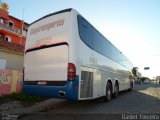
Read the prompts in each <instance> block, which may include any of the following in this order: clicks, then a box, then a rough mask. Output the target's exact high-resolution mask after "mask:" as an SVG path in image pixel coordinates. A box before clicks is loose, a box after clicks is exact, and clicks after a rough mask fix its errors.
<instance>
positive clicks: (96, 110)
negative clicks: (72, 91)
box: [19, 84, 160, 120]
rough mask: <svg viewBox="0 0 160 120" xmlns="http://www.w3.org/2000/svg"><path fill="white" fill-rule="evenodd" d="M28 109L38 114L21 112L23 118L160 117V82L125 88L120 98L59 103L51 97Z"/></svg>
mask: <svg viewBox="0 0 160 120" xmlns="http://www.w3.org/2000/svg"><path fill="white" fill-rule="evenodd" d="M52 101H53V102H52ZM52 106H54V107H52ZM33 108H34V109H33ZM27 110H28V111H31V113H33V112H34V114H21V115H19V119H20V120H37V119H38V120H46V119H47V120H51V119H53V120H61V119H65V120H74V119H77V120H84V119H86V120H97V119H102V120H107V119H112V120H117V119H120V120H122V118H123V117H122V116H123V115H125V114H132V115H137V114H147V113H151V114H153V115H155V114H158V116H151V117H156V118H154V119H147V120H157V119H158V120H160V84H137V85H136V86H135V88H134V90H133V91H131V92H128V91H125V92H122V93H120V94H119V96H118V98H116V99H112V101H110V102H108V103H105V102H103V101H102V100H89V101H66V100H57V101H56V104H55V100H54V99H51V100H48V101H47V102H44V103H43V104H42V105H38V106H35V107H32V108H31V109H27ZM38 110H39V111H38ZM20 111H22V109H20ZM24 111H26V110H25V109H24ZM35 112H36V113H35ZM131 117H132V120H133V118H134V117H135V119H136V117H138V118H139V119H140V116H131ZM130 119H131V118H130ZM128 120H129V119H128ZM136 120H137V119H136ZM143 120H145V119H143Z"/></svg>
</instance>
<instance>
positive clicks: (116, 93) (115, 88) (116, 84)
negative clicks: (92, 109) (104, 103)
mask: <svg viewBox="0 0 160 120" xmlns="http://www.w3.org/2000/svg"><path fill="white" fill-rule="evenodd" d="M118 93H119V86H118V83H117V82H116V83H115V85H114V94H113V98H116V97H118Z"/></svg>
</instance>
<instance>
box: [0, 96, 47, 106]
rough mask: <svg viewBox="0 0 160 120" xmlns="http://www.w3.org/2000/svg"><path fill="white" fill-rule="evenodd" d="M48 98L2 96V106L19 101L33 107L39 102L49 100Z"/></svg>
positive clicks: (0, 102)
mask: <svg viewBox="0 0 160 120" xmlns="http://www.w3.org/2000/svg"><path fill="white" fill-rule="evenodd" d="M47 99H49V98H47V97H39V96H28V95H25V94H23V93H12V94H9V95H4V96H0V105H1V104H3V103H6V102H10V101H19V102H21V103H22V104H23V105H25V106H30V105H33V104H35V103H37V102H42V101H44V100H47Z"/></svg>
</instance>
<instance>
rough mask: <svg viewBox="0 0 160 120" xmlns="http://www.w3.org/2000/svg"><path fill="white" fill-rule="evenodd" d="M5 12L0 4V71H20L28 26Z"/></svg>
mask: <svg viewBox="0 0 160 120" xmlns="http://www.w3.org/2000/svg"><path fill="white" fill-rule="evenodd" d="M5 4H7V3H5ZM5 7H6V6H5ZM7 10H8V9H5V8H4V7H3V6H2V4H1V7H0V69H9V70H18V71H22V69H23V57H24V44H25V41H26V33H27V28H28V26H29V24H27V23H26V22H23V21H22V20H19V19H17V18H15V17H13V16H11V15H9V13H8V11H7Z"/></svg>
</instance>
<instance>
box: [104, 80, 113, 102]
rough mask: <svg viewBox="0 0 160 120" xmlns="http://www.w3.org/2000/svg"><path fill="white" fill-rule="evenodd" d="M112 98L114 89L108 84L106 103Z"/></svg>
mask: <svg viewBox="0 0 160 120" xmlns="http://www.w3.org/2000/svg"><path fill="white" fill-rule="evenodd" d="M111 98H112V88H111V84H110V83H109V82H108V83H107V85H106V96H105V97H104V101H105V102H109V101H110V100H111Z"/></svg>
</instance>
